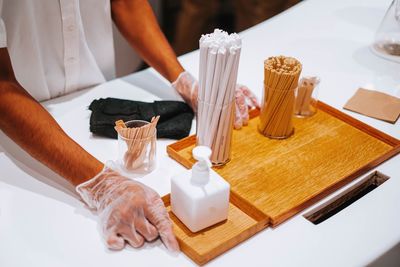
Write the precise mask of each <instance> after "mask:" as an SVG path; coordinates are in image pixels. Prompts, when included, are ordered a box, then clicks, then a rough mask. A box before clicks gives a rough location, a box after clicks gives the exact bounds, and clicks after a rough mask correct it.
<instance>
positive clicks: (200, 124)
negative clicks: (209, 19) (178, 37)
mask: <svg viewBox="0 0 400 267" xmlns="http://www.w3.org/2000/svg"><path fill="white" fill-rule="evenodd" d="M199 44H200V68H199V94H198V114H197V143H198V145H205V146H208V147H210V148H211V150H212V151H213V154H212V156H211V161H212V162H213V164H216V165H221V164H224V163H226V162H227V161H228V160H229V159H230V151H231V143H230V141H231V135H232V129H233V118H234V109H233V108H234V96H235V94H234V92H235V86H236V79H237V72H238V65H239V57H240V49H241V39H240V37H239V35H237V34H236V33H233V34H228V33H227V32H224V31H221V30H219V29H216V30H214V32H213V33H211V34H206V35H203V36H202V37H201V38H200V41H199Z"/></svg>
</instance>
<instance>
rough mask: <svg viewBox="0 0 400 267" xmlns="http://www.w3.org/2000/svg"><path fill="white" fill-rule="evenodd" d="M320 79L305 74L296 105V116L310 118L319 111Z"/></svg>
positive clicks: (301, 81) (298, 90)
mask: <svg viewBox="0 0 400 267" xmlns="http://www.w3.org/2000/svg"><path fill="white" fill-rule="evenodd" d="M319 81H320V80H319V78H318V77H316V76H305V77H302V78H301V79H300V81H299V85H298V87H297V90H296V104H295V106H294V114H295V115H296V117H300V118H308V117H311V116H312V115H314V114H315V113H316V112H317V102H318V88H319Z"/></svg>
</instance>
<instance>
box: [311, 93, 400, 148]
mask: <svg viewBox="0 0 400 267" xmlns="http://www.w3.org/2000/svg"><path fill="white" fill-rule="evenodd" d="M317 107H318V109H320V110H323V111H324V112H326V113H328V114H330V115H332V116H334V117H335V118H338V119H340V120H341V121H344V122H346V123H347V124H349V125H351V126H353V127H355V128H357V129H359V130H361V131H363V132H365V133H367V134H369V135H371V136H373V137H375V138H377V139H379V140H381V141H382V142H384V143H386V144H388V145H390V146H392V147H396V146H398V145H400V140H398V139H396V138H394V137H393V136H390V135H388V134H386V133H384V132H382V131H380V130H378V129H376V128H374V127H372V126H369V125H368V124H366V123H364V122H362V121H359V120H357V119H356V118H353V117H352V116H350V115H348V114H346V113H344V112H342V111H340V110H338V109H336V108H334V107H332V106H330V105H328V104H326V103H324V102H322V101H318V102H317ZM317 112H318V111H317Z"/></svg>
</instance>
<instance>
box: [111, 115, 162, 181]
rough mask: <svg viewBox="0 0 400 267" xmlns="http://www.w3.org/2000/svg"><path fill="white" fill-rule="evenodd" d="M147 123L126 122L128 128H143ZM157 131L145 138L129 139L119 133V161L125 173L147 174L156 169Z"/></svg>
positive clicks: (139, 121) (138, 121) (140, 121)
mask: <svg viewBox="0 0 400 267" xmlns="http://www.w3.org/2000/svg"><path fill="white" fill-rule="evenodd" d="M146 124H149V122H147V121H142V120H132V121H128V122H125V125H126V127H127V128H136V127H142V126H144V125H146ZM156 141H157V130H156V129H154V132H153V133H150V134H149V135H148V136H145V137H132V138H127V137H124V136H121V135H120V134H119V133H118V161H119V163H120V165H121V167H122V169H123V170H124V171H126V172H127V173H132V174H147V173H150V172H152V171H153V170H154V169H155V167H156Z"/></svg>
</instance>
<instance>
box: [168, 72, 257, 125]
mask: <svg viewBox="0 0 400 267" xmlns="http://www.w3.org/2000/svg"><path fill="white" fill-rule="evenodd" d="M172 86H173V87H174V88H175V90H176V91H177V92H178V93H179V94H180V95H181V96H182V98H183V99H184V100H185V102H186V103H188V104H189V105H190V106H191V107H192V109H193V110H194V111H195V112H196V111H197V95H198V88H199V84H198V82H197V80H196V79H195V78H194V77H193V76H192V75H191V74H190V73H189V72H187V71H184V72H182V73H181V74H180V75H179V76H178V79H177V80H176V81H175V82H173V83H172ZM235 104H236V108H235V123H234V127H235V129H240V128H242V126H243V125H247V124H248V123H249V108H254V107H257V108H260V105H259V103H258V100H257V98H256V96H255V95H254V94H253V93H252V92H251V91H250V89H249V88H248V87H247V86H245V85H241V84H237V85H236V88H235Z"/></svg>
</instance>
